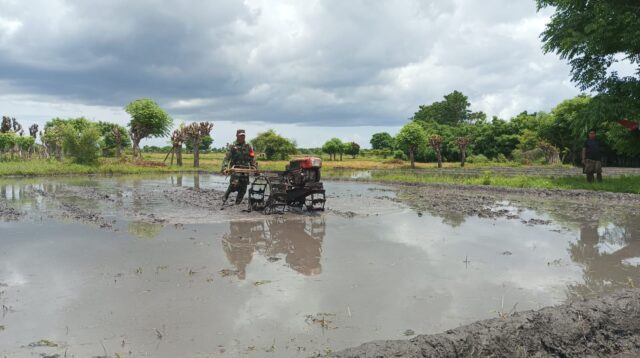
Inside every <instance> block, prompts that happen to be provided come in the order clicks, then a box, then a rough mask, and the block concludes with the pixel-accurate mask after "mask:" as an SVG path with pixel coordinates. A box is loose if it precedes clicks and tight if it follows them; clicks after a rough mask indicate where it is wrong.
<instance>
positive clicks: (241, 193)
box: [236, 192, 244, 205]
mask: <svg viewBox="0 0 640 358" xmlns="http://www.w3.org/2000/svg"><path fill="white" fill-rule="evenodd" d="M242 198H244V193H243V192H238V196H236V205H239V204H241V203H242Z"/></svg>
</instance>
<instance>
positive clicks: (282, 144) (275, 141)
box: [251, 129, 296, 160]
mask: <svg viewBox="0 0 640 358" xmlns="http://www.w3.org/2000/svg"><path fill="white" fill-rule="evenodd" d="M251 144H253V146H254V148H255V149H256V150H257V151H258V152H262V153H264V155H265V156H266V157H267V159H268V160H276V159H282V160H284V159H287V158H288V157H289V155H291V154H295V153H296V143H295V142H294V141H293V140H289V139H287V138H284V137H282V136H281V135H279V134H278V133H276V132H275V131H274V130H273V129H269V130H268V131H266V132H262V133H258V135H257V136H256V137H255V138H253V139H252V140H251Z"/></svg>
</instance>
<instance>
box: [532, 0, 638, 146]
mask: <svg viewBox="0 0 640 358" xmlns="http://www.w3.org/2000/svg"><path fill="white" fill-rule="evenodd" d="M537 3H538V9H542V8H545V7H552V8H553V9H554V13H553V15H552V16H551V21H550V22H549V23H548V24H547V25H546V28H545V30H544V32H543V33H542V41H543V43H544V45H543V48H544V51H545V52H547V53H548V52H554V53H556V54H558V55H559V56H560V58H562V59H565V60H567V61H568V62H569V65H570V66H571V75H572V79H573V81H574V82H576V83H577V84H578V85H579V86H580V88H581V89H582V90H590V91H593V92H595V93H597V95H596V96H595V98H594V102H593V103H592V105H593V106H594V110H595V111H597V112H599V116H598V117H597V118H598V120H599V121H601V122H611V121H613V120H616V119H620V118H622V117H628V118H638V116H639V115H640V67H639V64H640V41H638V39H639V38H640V7H639V5H638V2H637V1H631V0H599V1H586V0H537ZM620 61H626V62H627V63H629V64H631V65H632V66H635V68H636V71H635V73H634V74H633V75H626V76H620V75H619V73H618V72H617V71H615V69H614V68H612V66H614V65H615V64H616V63H617V62H620ZM639 145H640V144H639Z"/></svg>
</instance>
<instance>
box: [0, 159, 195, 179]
mask: <svg viewBox="0 0 640 358" xmlns="http://www.w3.org/2000/svg"><path fill="white" fill-rule="evenodd" d="M185 169H188V171H193V168H186V167H183V168H182V169H181V168H178V167H172V168H170V167H144V166H138V165H135V164H133V163H117V162H103V163H101V164H99V165H81V164H73V163H70V162H57V161H47V160H30V161H25V162H0V176H44V175H76V174H146V173H165V172H167V173H171V172H180V171H185Z"/></svg>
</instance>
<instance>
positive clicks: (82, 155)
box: [63, 126, 100, 164]
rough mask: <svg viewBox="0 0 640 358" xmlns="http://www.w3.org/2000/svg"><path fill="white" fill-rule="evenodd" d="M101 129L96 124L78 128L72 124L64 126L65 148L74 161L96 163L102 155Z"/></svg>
mask: <svg viewBox="0 0 640 358" xmlns="http://www.w3.org/2000/svg"><path fill="white" fill-rule="evenodd" d="M99 140H100V131H99V130H98V128H97V127H96V126H90V127H88V128H85V129H83V130H81V131H80V130H78V129H76V128H74V127H72V126H65V128H64V142H63V148H64V151H65V153H67V155H69V156H70V157H71V158H72V159H73V162H74V163H78V164H96V163H98V158H99V156H100V146H99V145H98V141H99Z"/></svg>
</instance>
